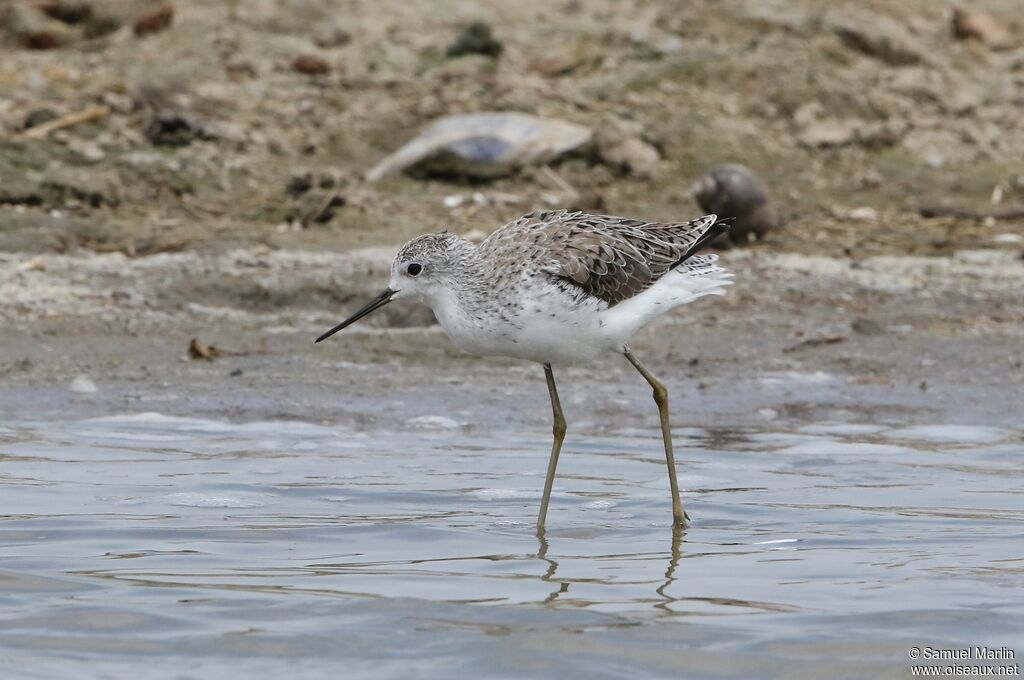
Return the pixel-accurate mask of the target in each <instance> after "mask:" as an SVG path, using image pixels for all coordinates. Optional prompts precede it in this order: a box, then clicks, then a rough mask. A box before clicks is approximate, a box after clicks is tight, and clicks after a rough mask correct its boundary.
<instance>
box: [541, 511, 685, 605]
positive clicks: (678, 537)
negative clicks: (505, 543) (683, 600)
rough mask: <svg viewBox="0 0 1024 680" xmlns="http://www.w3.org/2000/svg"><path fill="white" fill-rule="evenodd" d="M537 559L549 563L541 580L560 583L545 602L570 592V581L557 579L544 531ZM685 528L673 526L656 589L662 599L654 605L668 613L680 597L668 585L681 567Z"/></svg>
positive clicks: (555, 568) (555, 564)
mask: <svg viewBox="0 0 1024 680" xmlns="http://www.w3.org/2000/svg"><path fill="white" fill-rule="evenodd" d="M537 544H538V547H537V559H538V560H541V561H543V562H546V563H547V569H546V570H545V571H544V573H543V574H542V575H541V577H540V580H541V581H546V582H548V583H558V590H553V591H551V593H550V594H549V595H548V596H547V597H545V598H544V600H543V603H544V604H550V603H552V602H554V601H555V600H557V599H558V598H559V596H561V595H562V593H567V592H569V581H557V580H556V579H555V574H556V573H557V572H558V562H556V561H555V560H554V559H552V558H550V557H548V549H549V547H550V545H549V544H548V539H547V536H546V535H545V533H544V531H543V530H542V531H539V532H538V533H537ZM682 545H683V529H681V528H680V527H673V528H672V544H671V547H670V549H669V558H668V567H667V568H666V569H665V580H664V581H663V582H662V583H661V585H660V586H658V587H657V588H655V589H654V592H656V593H657V594H658V596H659V597H660V598H661V599H662V601H661V602H658V603H657V604H655V605H654V606H655V607H656V608H658V609H661V610H664V611H665V612H666V613H669V614H671V613H672V609H671V608H670V605H671V604H672V603H673V602H676V601H677V600H678V599H679V598H677V597H673V596H671V595H669V594H668V593H667V592H666V591H667V590H668V587H669V586H670V585H672V584H673V583H674V582H675V580H676V569H677V568H678V567H679V560H680V559H681V558H682V555H683V548H682Z"/></svg>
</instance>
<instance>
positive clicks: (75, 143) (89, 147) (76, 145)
mask: <svg viewBox="0 0 1024 680" xmlns="http://www.w3.org/2000/svg"><path fill="white" fill-rule="evenodd" d="M68 148H69V149H70V150H71V151H74V152H75V153H76V154H78V155H79V156H81V157H82V158H84V159H85V160H87V161H93V162H97V161H101V160H103V159H104V158H106V157H107V154H106V153H105V152H104V151H103V148H102V147H101V146H100V145H99V144H97V143H96V142H94V141H92V140H90V139H72V140H71V141H70V142H68Z"/></svg>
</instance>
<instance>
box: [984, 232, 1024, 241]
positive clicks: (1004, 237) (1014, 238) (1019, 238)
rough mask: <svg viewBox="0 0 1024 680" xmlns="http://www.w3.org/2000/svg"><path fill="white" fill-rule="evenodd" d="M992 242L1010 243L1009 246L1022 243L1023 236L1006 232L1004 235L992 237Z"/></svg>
mask: <svg viewBox="0 0 1024 680" xmlns="http://www.w3.org/2000/svg"><path fill="white" fill-rule="evenodd" d="M992 241H993V242H994V243H1010V244H1017V243H1024V236H1021V235H1020V234H1013V233H1010V232H1007V233H1004V234H996V235H995V236H993V237H992Z"/></svg>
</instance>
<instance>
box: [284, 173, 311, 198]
mask: <svg viewBox="0 0 1024 680" xmlns="http://www.w3.org/2000/svg"><path fill="white" fill-rule="evenodd" d="M312 188H313V173H311V172H297V173H294V174H293V175H292V176H291V177H289V178H288V183H287V184H285V187H284V192H285V194H287V195H288V196H291V197H292V198H298V197H299V196H301V195H302V194H304V193H306V192H307V191H309V190H310V189H312Z"/></svg>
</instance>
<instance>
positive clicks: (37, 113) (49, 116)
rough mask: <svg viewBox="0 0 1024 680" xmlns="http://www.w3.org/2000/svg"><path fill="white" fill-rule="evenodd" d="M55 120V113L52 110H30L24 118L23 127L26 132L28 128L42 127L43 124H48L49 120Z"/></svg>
mask: <svg viewBox="0 0 1024 680" xmlns="http://www.w3.org/2000/svg"><path fill="white" fill-rule="evenodd" d="M56 118H57V112H56V111H54V110H53V109H46V108H44V109H32V110H31V111H29V112H28V115H27V116H25V122H24V124H23V127H24V128H25V129H26V130H27V129H29V128H34V127H35V126H37V125H42V124H43V123H49V122H50V121H51V120H54V119H56Z"/></svg>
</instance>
